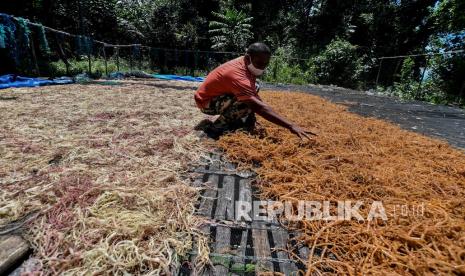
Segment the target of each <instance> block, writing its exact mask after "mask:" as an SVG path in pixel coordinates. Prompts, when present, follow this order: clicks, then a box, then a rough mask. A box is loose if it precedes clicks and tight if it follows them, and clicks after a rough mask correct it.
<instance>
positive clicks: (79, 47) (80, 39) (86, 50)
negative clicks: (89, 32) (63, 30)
mask: <svg viewBox="0 0 465 276" xmlns="http://www.w3.org/2000/svg"><path fill="white" fill-rule="evenodd" d="M75 40H76V42H75V45H76V52H77V53H78V55H89V54H91V53H92V49H93V41H92V39H91V38H89V37H87V36H81V35H79V36H76V38H75Z"/></svg>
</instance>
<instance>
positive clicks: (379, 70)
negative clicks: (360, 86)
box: [375, 58, 383, 87]
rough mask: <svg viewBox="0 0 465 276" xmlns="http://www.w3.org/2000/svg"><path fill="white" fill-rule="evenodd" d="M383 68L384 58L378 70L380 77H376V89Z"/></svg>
mask: <svg viewBox="0 0 465 276" xmlns="http://www.w3.org/2000/svg"><path fill="white" fill-rule="evenodd" d="M382 66H383V58H381V61H380V63H379V68H378V75H377V76H376V84H375V87H377V86H378V82H379V75H380V74H381V67H382Z"/></svg>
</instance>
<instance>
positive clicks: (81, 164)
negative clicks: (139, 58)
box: [0, 80, 209, 275]
mask: <svg viewBox="0 0 465 276" xmlns="http://www.w3.org/2000/svg"><path fill="white" fill-rule="evenodd" d="M164 85H166V84H163V82H162V81H149V80H145V81H142V80H133V81H118V82H115V83H113V84H112V85H111V86H108V85H106V83H105V82H96V83H94V84H88V85H68V86H59V87H58V86H57V87H40V88H31V89H21V90H9V91H8V92H3V93H7V94H8V95H9V96H11V97H16V98H17V99H16V100H14V101H1V102H0V105H1V107H2V108H0V116H1V118H2V120H1V122H0V128H1V129H2V132H0V154H1V156H2V158H1V159H0V186H1V187H2V188H1V190H0V225H5V224H8V223H10V222H12V221H15V220H17V219H20V218H22V217H24V216H25V215H26V214H30V213H31V212H38V217H37V218H36V219H35V220H34V221H33V222H32V223H30V224H29V225H26V226H27V231H26V238H27V239H28V240H29V241H30V242H31V245H32V248H33V250H34V253H33V258H35V259H37V262H36V263H35V266H33V268H31V270H32V271H25V272H38V273H43V274H45V275H57V274H60V275H61V274H64V275H84V274H105V275H129V274H131V275H141V274H152V275H153V274H164V275H171V274H174V273H175V272H176V268H177V267H180V263H181V262H183V261H185V260H187V258H188V256H187V255H188V252H191V250H192V248H196V252H195V254H196V256H198V257H197V259H196V260H194V261H195V262H196V267H197V268H198V269H200V268H201V267H202V266H203V265H205V264H206V263H208V254H209V249H208V246H207V238H206V237H204V236H203V235H202V234H201V232H199V230H197V229H198V226H199V225H200V224H201V223H202V220H201V219H200V218H199V217H197V216H194V215H193V214H194V210H195V207H194V205H195V203H196V200H197V197H198V195H199V188H194V187H193V186H191V185H190V182H191V181H190V178H189V177H190V175H189V174H188V172H187V169H188V167H189V166H190V164H191V163H193V162H198V160H199V158H200V154H201V152H204V151H205V149H204V148H202V146H201V144H200V143H199V138H198V137H197V136H196V135H195V133H194V132H193V127H194V124H195V123H196V121H200V120H201V119H202V118H203V117H202V115H201V114H200V113H199V112H198V110H197V108H196V107H195V105H194V103H193V102H192V94H191V93H186V91H185V90H186V89H190V88H186V87H185V84H183V83H176V82H170V83H169V87H170V88H163V86H164ZM194 241H195V243H196V244H194Z"/></svg>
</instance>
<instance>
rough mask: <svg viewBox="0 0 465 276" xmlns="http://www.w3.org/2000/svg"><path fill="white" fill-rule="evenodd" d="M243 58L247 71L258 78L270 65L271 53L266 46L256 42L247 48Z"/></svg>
mask: <svg viewBox="0 0 465 276" xmlns="http://www.w3.org/2000/svg"><path fill="white" fill-rule="evenodd" d="M245 57H246V59H245V60H246V64H247V67H248V68H249V71H250V72H251V73H252V74H254V75H256V76H260V75H261V74H263V71H264V70H265V68H266V67H267V66H268V64H269V63H270V58H271V51H270V48H269V47H268V46H266V44H264V43H261V42H256V43H253V44H251V45H250V46H249V48H247V52H246V54H245Z"/></svg>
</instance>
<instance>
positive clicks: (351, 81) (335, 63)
mask: <svg viewBox="0 0 465 276" xmlns="http://www.w3.org/2000/svg"><path fill="white" fill-rule="evenodd" d="M310 68H311V69H310V74H312V75H313V78H314V79H315V81H316V82H318V83H321V84H336V85H339V86H343V87H349V88H356V87H357V84H358V81H359V76H360V74H361V73H362V70H363V67H362V62H361V59H360V58H359V57H358V55H357V47H356V46H354V45H352V44H350V43H349V42H348V41H345V40H341V39H335V40H333V41H332V42H331V43H330V44H329V45H327V46H326V49H324V50H323V51H322V52H321V53H320V54H319V55H317V56H315V57H314V58H313V59H312V60H311V61H310Z"/></svg>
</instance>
